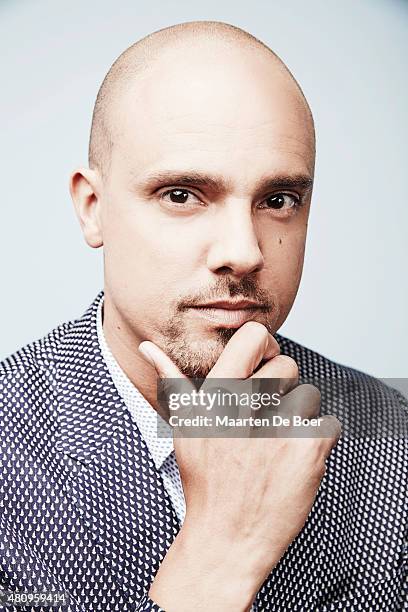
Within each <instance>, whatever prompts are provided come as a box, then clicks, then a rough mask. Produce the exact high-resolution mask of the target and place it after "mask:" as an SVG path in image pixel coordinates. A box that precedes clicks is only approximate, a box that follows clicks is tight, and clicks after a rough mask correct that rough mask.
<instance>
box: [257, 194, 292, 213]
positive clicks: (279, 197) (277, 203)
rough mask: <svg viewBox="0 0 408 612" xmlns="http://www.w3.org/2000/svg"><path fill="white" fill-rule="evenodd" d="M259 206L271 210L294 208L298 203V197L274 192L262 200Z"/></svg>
mask: <svg viewBox="0 0 408 612" xmlns="http://www.w3.org/2000/svg"><path fill="white" fill-rule="evenodd" d="M262 204H263V206H261V208H271V209H273V210H287V209H288V208H294V207H296V206H297V205H298V204H299V198H298V197H297V196H295V195H292V194H290V193H276V194H275V195H272V196H269V198H266V200H264V201H263V202H262Z"/></svg>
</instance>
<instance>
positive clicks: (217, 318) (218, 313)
mask: <svg viewBox="0 0 408 612" xmlns="http://www.w3.org/2000/svg"><path fill="white" fill-rule="evenodd" d="M189 310H190V311H192V312H194V313H195V314H196V315H197V316H199V317H202V318H204V319H206V320H207V321H208V322H210V323H212V324H213V325H215V326H216V327H226V328H231V329H234V328H238V327H241V325H243V324H244V323H246V322H247V321H251V320H253V319H254V318H255V317H256V315H257V314H259V313H261V312H267V311H268V307H267V306H265V305H264V304H260V303H259V302H255V301H252V300H235V301H234V300H222V301H216V302H209V303H206V304H198V305H195V306H190V307H189Z"/></svg>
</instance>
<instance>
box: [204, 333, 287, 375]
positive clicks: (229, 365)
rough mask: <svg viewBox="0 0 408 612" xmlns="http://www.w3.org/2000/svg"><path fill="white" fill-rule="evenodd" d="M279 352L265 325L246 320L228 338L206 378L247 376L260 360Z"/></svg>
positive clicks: (274, 355) (270, 357)
mask: <svg viewBox="0 0 408 612" xmlns="http://www.w3.org/2000/svg"><path fill="white" fill-rule="evenodd" d="M279 353H280V348H279V344H278V343H277V341H276V340H275V338H274V337H273V336H272V334H270V333H269V332H268V330H267V329H266V327H265V325H262V324H261V323H258V322H257V321H248V322H247V323H244V325H242V327H240V328H239V329H238V331H236V332H235V334H234V335H233V336H232V338H231V339H230V340H229V342H228V344H227V345H226V347H225V348H224V350H223V352H222V353H221V355H220V356H219V358H218V360H217V363H216V364H215V366H214V367H213V368H212V370H211V371H210V372H209V374H208V376H207V378H248V377H249V376H251V375H252V373H253V371H254V370H255V368H256V367H257V366H258V365H259V364H260V362H261V361H262V360H268V359H272V358H273V357H276V355H279Z"/></svg>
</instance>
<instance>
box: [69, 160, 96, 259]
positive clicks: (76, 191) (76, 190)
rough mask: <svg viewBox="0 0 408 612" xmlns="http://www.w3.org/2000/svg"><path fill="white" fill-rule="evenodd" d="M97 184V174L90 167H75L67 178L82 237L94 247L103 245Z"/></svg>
mask: <svg viewBox="0 0 408 612" xmlns="http://www.w3.org/2000/svg"><path fill="white" fill-rule="evenodd" d="M99 186H100V179H99V175H98V173H97V172H96V171H95V170H91V169H90V168H77V169H76V170H74V172H72V174H71V176H70V179H69V190H70V192H71V197H72V201H73V202H74V206H75V211H76V214H77V217H78V220H79V223H80V225H81V229H82V232H83V234H84V238H85V240H86V242H87V243H88V244H89V246H91V247H93V248H94V249H97V248H98V247H100V246H102V245H103V236H102V227H101V210H100V209H101V200H100V196H99Z"/></svg>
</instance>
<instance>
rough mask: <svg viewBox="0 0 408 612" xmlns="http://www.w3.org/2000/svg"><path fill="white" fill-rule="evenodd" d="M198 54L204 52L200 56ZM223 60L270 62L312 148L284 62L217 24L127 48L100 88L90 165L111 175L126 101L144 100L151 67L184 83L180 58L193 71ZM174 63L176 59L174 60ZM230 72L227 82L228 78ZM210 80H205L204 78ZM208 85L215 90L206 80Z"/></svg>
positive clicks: (166, 32)
mask: <svg viewBox="0 0 408 612" xmlns="http://www.w3.org/2000/svg"><path fill="white" fill-rule="evenodd" d="M199 50H201V51H202V53H201V54H200V53H199ZM208 53H209V54H210V56H211V55H212V57H216V58H217V61H218V60H219V61H221V62H222V60H223V57H225V56H226V55H231V54H235V58H236V61H237V62H239V63H243V62H244V58H245V56H248V55H250V56H252V58H253V59H255V58H256V57H258V58H259V60H260V61H261V60H262V62H264V63H265V62H267V63H268V64H269V68H270V76H271V78H274V77H275V78H276V77H278V78H279V79H280V80H281V81H282V80H284V81H286V86H289V89H291V90H292V96H293V98H294V100H295V103H296V104H298V106H299V109H300V111H301V112H302V113H303V114H304V117H305V120H304V127H305V131H307V132H308V138H309V140H310V142H311V146H312V147H313V148H314V126H313V119H312V114H311V111H310V108H309V106H308V104H307V101H306V99H305V97H304V95H303V93H302V90H301V89H300V87H299V85H298V83H297V82H296V81H295V79H294V78H293V76H292V74H291V73H290V72H289V70H288V69H287V67H286V66H285V65H284V63H283V62H282V61H281V60H280V58H279V57H278V56H277V55H276V54H275V53H274V52H273V51H272V50H271V49H270V48H269V47H267V46H266V45H265V44H264V43H262V42H261V41H259V40H258V39H257V38H255V37H254V36H252V35H251V34H249V33H248V32H246V31H245V30H241V29H240V28H238V27H236V26H233V25H230V24H227V23H222V22H216V21H195V22H189V23H181V24H177V25H174V26H171V27H167V28H164V29H162V30H159V31H157V32H153V33H152V34H149V35H148V36H146V37H145V38H143V39H141V40H139V41H137V42H136V43H134V44H133V45H132V46H130V47H129V48H128V49H126V50H125V51H124V52H123V53H122V54H121V55H120V56H119V57H118V58H117V60H116V61H115V62H114V64H113V65H112V66H111V68H110V70H109V72H108V73H107V75H106V76H105V79H104V81H103V83H102V85H101V87H100V89H99V92H98V95H97V98H96V102H95V107H94V111H93V117H92V127H91V135H90V141H89V165H90V167H91V168H93V169H98V170H99V171H100V173H101V174H102V175H103V176H106V175H107V174H108V172H109V168H110V162H111V155H112V150H113V147H114V146H115V142H116V140H117V139H118V138H119V137H120V128H119V125H118V109H119V107H120V102H121V100H123V98H124V97H125V96H127V95H129V93H130V92H133V93H134V94H136V95H140V96H141V97H143V83H144V81H143V76H144V75H146V74H147V73H149V71H150V70H151V69H152V68H153V67H156V68H158V67H160V66H162V69H163V70H165V71H166V74H168V71H169V70H172V71H173V72H174V77H175V78H177V77H178V78H180V77H181V79H183V76H184V74H183V72H180V63H179V61H178V58H182V61H183V65H184V66H186V64H188V67H189V68H190V69H191V70H192V71H193V72H194V71H195V70H200V58H201V59H202V58H203V57H206V56H207V54H208ZM172 59H173V61H172ZM228 76H229V74H228V69H227V70H226V73H225V78H226V79H228ZM206 78H207V77H206ZM205 85H206V86H207V87H208V88H211V87H212V83H211V81H210V80H209V79H208V78H207V82H206V83H205Z"/></svg>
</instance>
